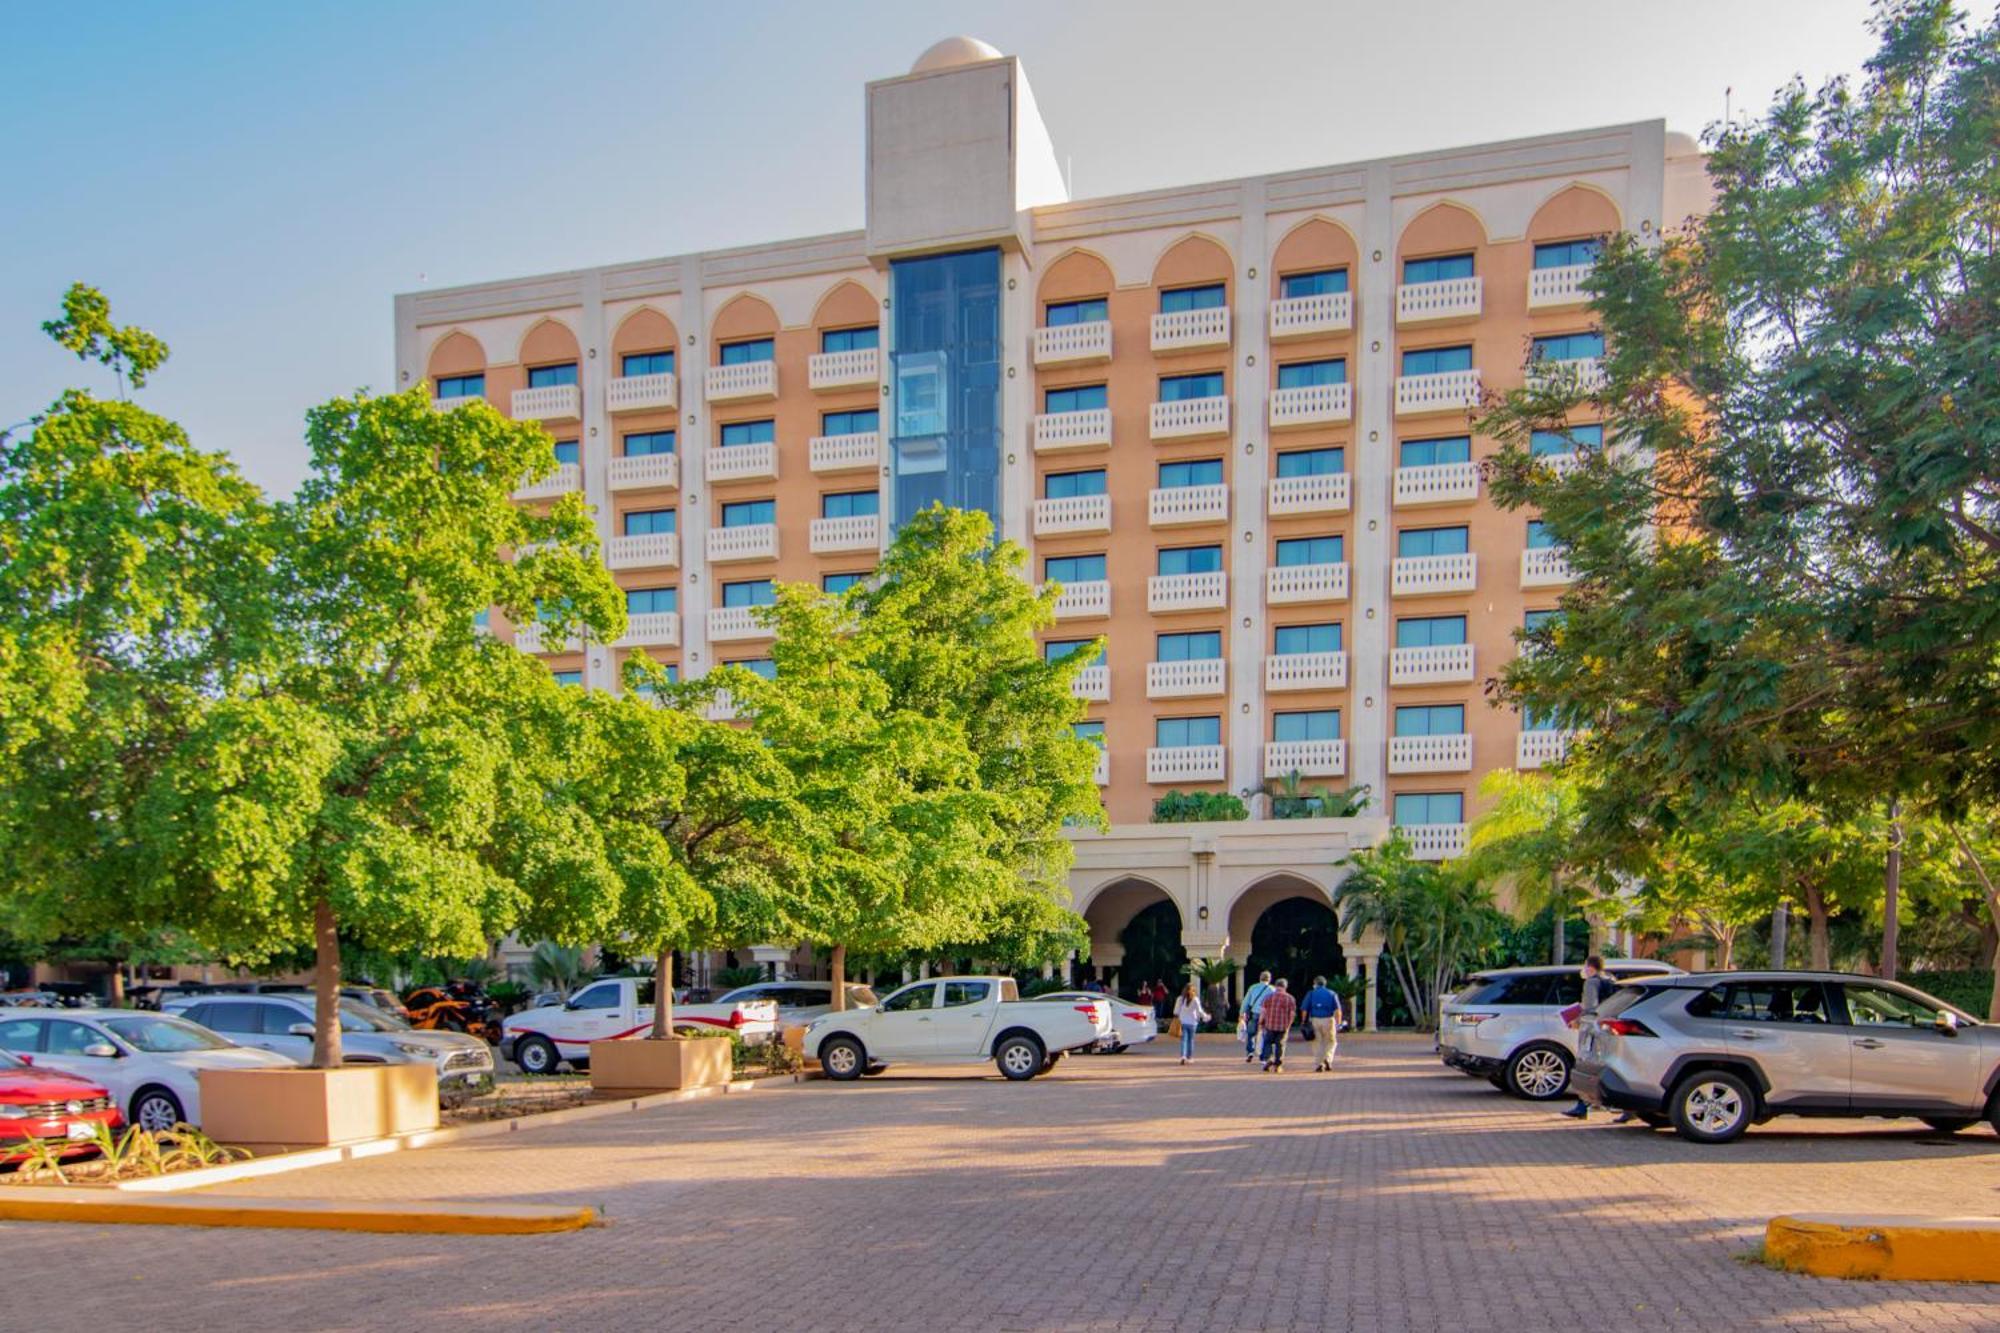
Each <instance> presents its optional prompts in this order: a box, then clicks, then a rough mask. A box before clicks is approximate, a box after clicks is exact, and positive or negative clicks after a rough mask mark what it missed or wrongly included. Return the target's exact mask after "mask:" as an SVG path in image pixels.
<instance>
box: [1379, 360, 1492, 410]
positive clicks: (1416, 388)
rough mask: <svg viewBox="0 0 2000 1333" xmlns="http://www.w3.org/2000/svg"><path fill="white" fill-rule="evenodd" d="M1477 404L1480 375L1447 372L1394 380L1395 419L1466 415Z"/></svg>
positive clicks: (1476, 370) (1399, 377) (1404, 376)
mask: <svg viewBox="0 0 2000 1333" xmlns="http://www.w3.org/2000/svg"><path fill="white" fill-rule="evenodd" d="M1478 402H1479V371H1478V369H1477V368H1475V369H1472V370H1447V371H1442V372H1440V373H1439V374H1436V375H1398V376H1396V415H1397V416H1399V417H1420V416H1424V415H1426V414H1429V413H1433V412H1465V411H1468V410H1470V409H1471V408H1473V407H1474V406H1476V405H1477V404H1478Z"/></svg>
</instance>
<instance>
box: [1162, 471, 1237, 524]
mask: <svg viewBox="0 0 2000 1333" xmlns="http://www.w3.org/2000/svg"><path fill="white" fill-rule="evenodd" d="M1228 521H1229V487H1228V486H1226V485H1224V484H1223V483H1221V482H1219V481H1218V482H1215V483H1213V484H1211V485H1207V486H1162V487H1159V488H1157V489H1155V490H1154V491H1153V493H1152V494H1151V495H1150V496H1148V497H1147V500H1146V522H1147V523H1148V524H1149V525H1150V526H1152V527H1155V528H1175V527H1181V526H1184V525H1186V524H1189V523H1226V522H1228Z"/></svg>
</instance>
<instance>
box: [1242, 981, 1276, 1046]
mask: <svg viewBox="0 0 2000 1333" xmlns="http://www.w3.org/2000/svg"><path fill="white" fill-rule="evenodd" d="M1270 993H1271V974H1270V973H1269V972H1259V973H1258V974H1257V980H1256V981H1255V982H1254V983H1253V984H1252V985H1251V987H1250V989H1249V990H1247V991H1245V992H1243V1012H1242V1013H1241V1014H1240V1015H1238V1017H1237V1020H1236V1021H1237V1023H1238V1024H1240V1025H1241V1027H1242V1030H1243V1063H1244V1064H1246V1065H1249V1064H1255V1063H1256V1062H1257V1038H1258V1034H1259V1033H1260V1032H1262V1031H1263V1027H1262V1026H1261V1024H1262V1021H1263V1020H1262V1019H1261V1018H1260V1017H1259V1015H1260V1013H1261V1012H1262V1009H1263V1004H1264V997H1265V996H1266V995H1269V994H1270Z"/></svg>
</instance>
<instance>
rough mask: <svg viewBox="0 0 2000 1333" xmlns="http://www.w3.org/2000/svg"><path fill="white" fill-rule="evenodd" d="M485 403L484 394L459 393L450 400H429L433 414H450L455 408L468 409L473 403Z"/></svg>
mask: <svg viewBox="0 0 2000 1333" xmlns="http://www.w3.org/2000/svg"><path fill="white" fill-rule="evenodd" d="M485 401H486V396H485V395H484V394H477V393H461V394H457V395H454V396H453V397H450V398H433V399H431V410H432V411H433V412H450V411H452V410H454V409H456V408H460V407H470V406H472V405H473V404H474V403H483V402H485Z"/></svg>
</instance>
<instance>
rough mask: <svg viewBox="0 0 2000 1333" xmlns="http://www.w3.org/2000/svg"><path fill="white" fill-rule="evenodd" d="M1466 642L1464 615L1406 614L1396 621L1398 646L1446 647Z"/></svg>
mask: <svg viewBox="0 0 2000 1333" xmlns="http://www.w3.org/2000/svg"><path fill="white" fill-rule="evenodd" d="M1464 642H1465V617H1464V616H1404V617H1403V618H1402V619H1401V620H1398V621H1397V622H1396V646H1397V647H1398V648H1446V647H1450V646H1452V645H1454V644H1461V643H1464Z"/></svg>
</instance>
